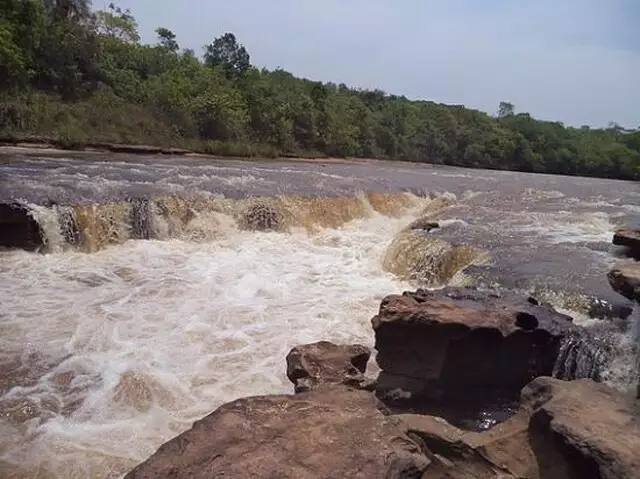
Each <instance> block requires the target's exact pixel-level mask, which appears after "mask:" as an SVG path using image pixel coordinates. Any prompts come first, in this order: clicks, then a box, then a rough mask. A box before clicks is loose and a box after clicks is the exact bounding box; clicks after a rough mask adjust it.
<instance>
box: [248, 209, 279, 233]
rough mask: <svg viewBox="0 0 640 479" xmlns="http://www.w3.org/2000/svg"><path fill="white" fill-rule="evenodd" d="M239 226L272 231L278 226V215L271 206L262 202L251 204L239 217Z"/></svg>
mask: <svg viewBox="0 0 640 479" xmlns="http://www.w3.org/2000/svg"><path fill="white" fill-rule="evenodd" d="M240 226H241V227H243V228H244V229H247V230H253V231H272V230H277V229H278V227H279V226H280V216H279V215H278V212H277V211H276V210H275V208H273V207H272V206H270V205H268V204H264V203H257V204H254V205H251V206H250V207H249V208H248V209H247V211H246V212H245V213H244V215H243V216H242V218H241V221H240Z"/></svg>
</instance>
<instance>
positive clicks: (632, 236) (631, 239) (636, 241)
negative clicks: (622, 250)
mask: <svg viewBox="0 0 640 479" xmlns="http://www.w3.org/2000/svg"><path fill="white" fill-rule="evenodd" d="M613 244H614V245H616V246H625V247H626V248H628V250H629V251H628V252H629V256H633V257H635V258H638V257H640V229H639V228H635V229H632V228H623V229H619V230H618V231H616V232H615V234H614V235H613Z"/></svg>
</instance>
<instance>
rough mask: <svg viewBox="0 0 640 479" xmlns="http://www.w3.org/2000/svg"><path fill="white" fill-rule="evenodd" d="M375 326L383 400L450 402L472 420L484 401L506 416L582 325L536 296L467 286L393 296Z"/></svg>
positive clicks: (551, 366) (547, 371) (379, 388)
mask: <svg viewBox="0 0 640 479" xmlns="http://www.w3.org/2000/svg"><path fill="white" fill-rule="evenodd" d="M372 324H373V329H374V331H375V338H376V342H375V347H376V349H377V350H378V354H377V363H378V365H379V366H380V368H381V370H382V371H381V373H380V376H379V377H378V381H377V386H376V392H377V393H378V395H379V396H380V397H381V398H382V399H383V400H385V402H387V403H388V404H390V405H398V404H401V403H403V402H404V403H406V404H409V403H412V402H413V403H419V404H422V406H424V405H428V407H429V408H433V407H435V406H436V405H437V404H443V405H445V406H446V405H449V406H451V407H452V408H454V409H457V411H456V412H460V410H461V409H464V410H465V414H469V415H470V416H469V417H473V410H474V408H476V409H478V410H479V411H480V410H483V409H486V408H487V407H488V406H489V405H488V404H485V403H484V401H485V400H487V401H489V402H490V403H494V405H495V406H496V407H497V408H498V409H497V410H496V411H498V410H503V412H504V413H505V414H507V415H508V414H509V408H510V406H509V401H510V400H515V401H517V398H518V396H519V392H520V390H521V389H522V387H524V386H525V385H526V384H527V383H528V382H529V381H530V380H531V379H533V378H535V377H538V376H550V375H551V374H552V372H553V369H554V365H555V361H556V358H557V357H558V353H559V351H560V348H561V345H562V342H563V339H564V338H565V337H567V336H568V335H569V334H570V333H572V332H575V331H576V329H577V327H576V326H574V325H573V324H572V319H571V318H570V317H569V316H566V315H564V314H560V313H558V312H556V311H555V310H554V309H553V308H552V307H551V306H548V305H546V304H538V302H537V301H536V300H535V299H533V298H530V299H527V298H526V297H520V296H515V295H509V296H503V297H500V296H499V295H496V294H490V293H484V292H480V291H477V290H473V289H467V288H445V289H443V290H438V291H426V290H418V291H416V292H415V293H410V292H407V293H404V294H403V295H401V296H400V295H393V296H388V297H386V298H385V299H384V300H383V301H382V304H381V306H380V311H379V314H378V315H377V316H375V317H374V318H373V319H372ZM458 399H459V400H460V401H462V402H461V403H457V402H456V401H457V400H458ZM422 406H421V407H422ZM434 411H437V412H438V414H441V415H444V416H445V417H447V419H449V420H451V421H453V422H454V423H456V422H457V423H458V424H459V421H460V420H462V418H454V417H453V416H448V415H447V414H448V412H447V411H446V410H442V409H432V410H429V412H434Z"/></svg>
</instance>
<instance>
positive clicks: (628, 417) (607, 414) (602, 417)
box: [522, 378, 640, 479]
mask: <svg viewBox="0 0 640 479" xmlns="http://www.w3.org/2000/svg"><path fill="white" fill-rule="evenodd" d="M522 402H523V408H524V409H528V410H529V411H531V413H530V414H531V415H530V422H529V436H530V444H531V446H532V448H533V451H534V454H535V455H536V458H537V460H538V463H539V468H540V473H539V474H540V475H539V477H541V478H547V477H549V478H551V477H554V478H555V477H558V478H561V477H562V478H564V477H567V478H570V479H573V478H575V479H582V478H602V479H632V478H637V477H638V471H639V470H640V454H639V453H638V451H640V403H639V402H638V401H632V400H630V399H628V398H626V397H625V396H623V395H622V394H621V393H619V392H618V391H615V390H614V389H611V388H609V387H607V386H605V385H603V384H598V383H595V382H593V381H590V380H587V379H582V380H577V381H559V380H555V379H551V378H538V379H536V380H534V381H532V382H531V383H530V384H529V385H527V387H526V388H525V389H524V390H523V392H522Z"/></svg>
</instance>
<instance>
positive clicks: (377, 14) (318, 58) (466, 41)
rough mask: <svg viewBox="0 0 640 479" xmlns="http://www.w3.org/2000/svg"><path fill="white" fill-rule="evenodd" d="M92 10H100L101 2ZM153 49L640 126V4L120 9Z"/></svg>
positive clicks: (490, 106) (338, 0) (264, 1)
mask: <svg viewBox="0 0 640 479" xmlns="http://www.w3.org/2000/svg"><path fill="white" fill-rule="evenodd" d="M103 1H104V3H105V4H106V3H108V0H97V1H94V6H95V7H96V8H100V7H101V6H102V2H103ZM117 3H118V4H119V5H120V6H122V7H127V8H130V9H131V11H132V13H133V15H134V16H135V17H136V18H137V20H138V23H139V24H140V32H141V35H142V38H143V40H144V41H148V42H155V35H154V33H153V31H154V30H155V28H156V27H158V26H165V27H167V28H170V29H172V30H173V31H174V32H175V33H176V34H177V36H178V40H179V42H180V45H181V46H182V47H183V48H192V49H194V50H195V51H196V53H198V54H201V53H202V46H203V45H204V44H206V43H210V42H211V41H212V40H213V39H214V38H215V37H217V36H220V35H221V34H222V33H224V32H227V31H231V32H233V33H235V34H236V36H237V37H238V39H239V41H240V42H241V43H243V44H244V45H245V46H246V47H247V49H248V50H249V53H250V54H251V60H252V63H253V64H254V65H257V66H266V67H268V68H275V67H282V68H284V69H285V70H288V71H290V72H292V73H294V74H296V75H298V76H303V77H307V78H311V79H314V80H323V81H333V82H335V83H346V84H348V85H350V86H359V87H368V88H374V87H377V88H381V89H383V90H385V91H387V92H390V93H396V94H401V95H406V96H408V97H410V98H423V99H428V100H434V101H439V102H444V103H455V104H465V105H467V106H470V107H475V108H479V109H482V110H485V111H488V112H490V113H493V112H495V110H496V109H497V105H498V103H499V102H500V101H502V100H504V101H510V102H512V103H514V104H515V105H516V110H517V111H528V112H530V113H531V114H533V115H534V116H536V117H539V118H544V119H551V120H560V121H563V122H565V123H567V124H572V125H582V124H590V125H596V126H602V125H606V124H607V123H608V122H610V121H616V122H618V123H620V124H622V125H624V126H627V127H637V126H640V27H639V25H640V0H320V1H318V0H224V1H216V0H182V1H179V0H178V1H176V0H172V1H169V0H120V1H119V2H117Z"/></svg>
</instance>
